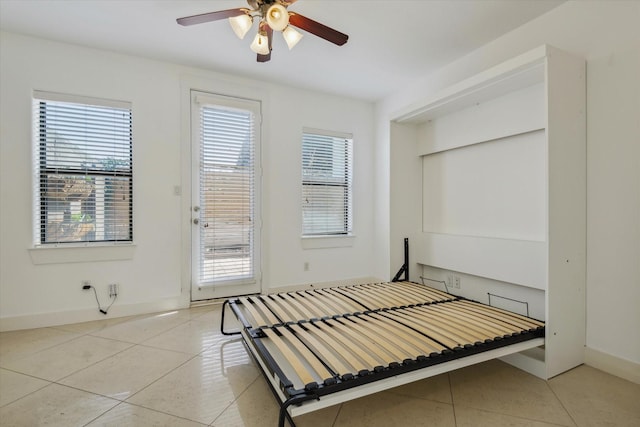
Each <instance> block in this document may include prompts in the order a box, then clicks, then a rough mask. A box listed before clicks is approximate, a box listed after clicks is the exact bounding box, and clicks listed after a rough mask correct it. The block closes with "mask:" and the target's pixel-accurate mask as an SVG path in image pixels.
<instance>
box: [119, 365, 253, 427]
mask: <svg viewBox="0 0 640 427" xmlns="http://www.w3.org/2000/svg"><path fill="white" fill-rule="evenodd" d="M258 375H260V374H259V372H258V370H257V369H256V368H255V367H254V366H253V364H251V363H247V362H244V363H236V362H234V361H233V360H226V361H225V363H223V362H222V361H220V360H219V359H217V358H215V357H201V356H196V357H195V358H193V359H191V360H190V361H189V362H188V363H185V364H184V365H182V366H180V367H179V368H178V369H176V370H174V371H173V372H171V373H170V374H168V375H166V376H165V377H163V378H161V379H160V380H158V381H156V382H155V383H153V384H151V385H150V386H149V387H147V388H145V389H144V390H142V391H141V392H139V393H138V394H136V395H135V396H132V397H131V398H130V399H129V400H128V402H130V403H133V404H136V405H140V406H144V407H146V408H149V409H154V410H158V411H162V412H166V413H169V414H172V415H175V416H178V417H182V418H187V419H190V420H193V421H197V422H200V423H204V424H209V423H211V422H213V420H214V419H216V418H217V417H218V416H219V415H220V414H221V413H222V412H223V411H224V410H225V409H226V408H227V407H228V406H229V405H231V404H232V403H233V402H234V401H235V400H236V398H238V396H240V395H241V394H242V393H243V392H244V391H245V390H246V389H247V387H249V385H250V384H251V383H253V382H254V381H255V379H256V378H257V377H258Z"/></svg>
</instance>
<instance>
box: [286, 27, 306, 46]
mask: <svg viewBox="0 0 640 427" xmlns="http://www.w3.org/2000/svg"><path fill="white" fill-rule="evenodd" d="M282 36H283V37H284V41H285V42H287V46H289V50H291V49H293V47H294V46H295V45H297V44H298V42H299V41H300V39H302V33H301V32H299V31H296V30H295V28H293V27H292V26H291V25H288V26H287V28H285V29H284V31H282Z"/></svg>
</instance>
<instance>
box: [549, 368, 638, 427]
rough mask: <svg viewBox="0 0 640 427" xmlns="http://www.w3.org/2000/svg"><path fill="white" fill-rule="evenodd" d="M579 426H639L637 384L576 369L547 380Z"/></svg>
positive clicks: (600, 372) (591, 370)
mask: <svg viewBox="0 0 640 427" xmlns="http://www.w3.org/2000/svg"><path fill="white" fill-rule="evenodd" d="M549 386H550V387H551V389H552V390H553V391H554V392H555V393H556V395H557V396H558V398H559V399H560V401H561V402H562V403H563V405H564V406H565V408H567V410H568V411H569V413H570V414H571V416H572V417H573V419H574V420H575V421H576V423H577V424H578V425H579V426H581V427H582V426H585V427H587V426H619V427H626V426H629V427H632V426H633V427H638V426H640V385H638V384H634V383H632V382H629V381H626V380H623V379H622V378H618V377H614V376H612V375H608V374H605V373H604V372H602V371H599V370H597V369H595V368H592V367H590V366H586V365H583V366H579V367H577V368H575V369H573V370H571V371H569V372H566V373H564V374H562V375H559V376H557V377H555V378H552V379H551V380H549Z"/></svg>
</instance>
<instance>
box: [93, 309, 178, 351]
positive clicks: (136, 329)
mask: <svg viewBox="0 0 640 427" xmlns="http://www.w3.org/2000/svg"><path fill="white" fill-rule="evenodd" d="M187 321H188V320H187V319H185V317H183V316H180V314H179V313H178V312H177V311H172V312H167V313H160V314H150V315H145V316H138V317H136V318H135V319H131V320H128V321H126V322H122V323H118V324H116V325H113V326H109V327H107V328H104V329H102V330H100V331H98V332H95V333H91V335H94V336H97V337H101V338H110V339H114V340H119V341H126V342H131V343H136V344H140V343H141V342H143V341H146V340H148V339H150V338H152V337H155V336H156V335H159V334H161V333H163V332H166V331H168V330H169V329H172V328H175V327H176V326H178V325H181V324H183V323H186V322H187Z"/></svg>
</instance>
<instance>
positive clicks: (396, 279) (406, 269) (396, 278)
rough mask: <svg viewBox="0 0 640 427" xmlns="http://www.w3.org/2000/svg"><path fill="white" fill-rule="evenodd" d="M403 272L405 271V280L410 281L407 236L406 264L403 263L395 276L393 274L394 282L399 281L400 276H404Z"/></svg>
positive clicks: (406, 242)
mask: <svg viewBox="0 0 640 427" xmlns="http://www.w3.org/2000/svg"><path fill="white" fill-rule="evenodd" d="M402 273H404V279H402V280H404V281H405V282H408V281H409V238H408V237H405V238H404V264H402V267H400V270H398V272H397V273H396V275H395V276H393V279H392V280H391V281H392V282H397V281H399V280H400V276H402Z"/></svg>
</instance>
